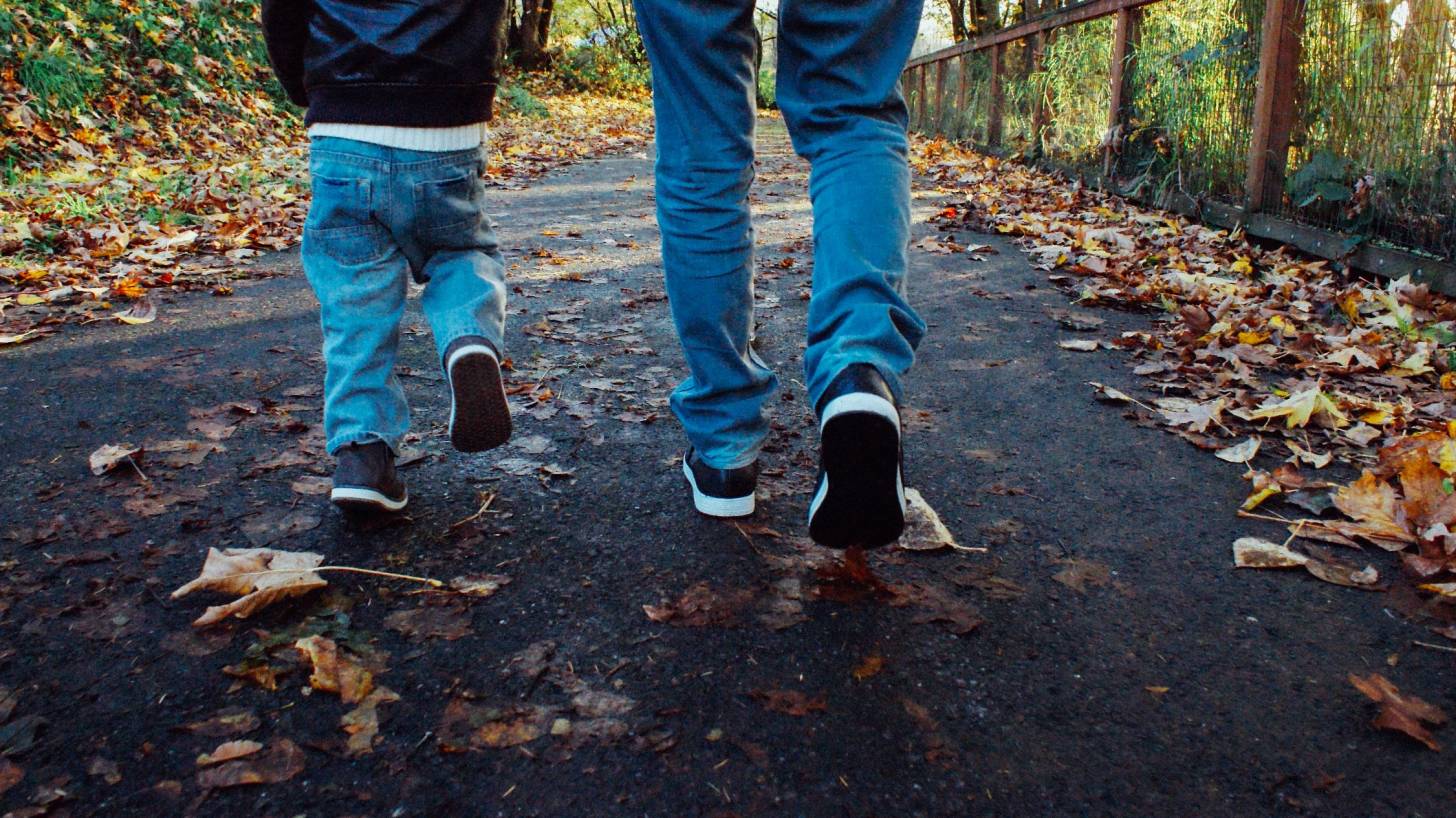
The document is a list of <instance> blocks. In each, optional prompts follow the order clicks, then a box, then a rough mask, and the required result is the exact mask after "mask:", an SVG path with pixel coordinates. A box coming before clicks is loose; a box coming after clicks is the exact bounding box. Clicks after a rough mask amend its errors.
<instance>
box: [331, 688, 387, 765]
mask: <svg viewBox="0 0 1456 818" xmlns="http://www.w3.org/2000/svg"><path fill="white" fill-rule="evenodd" d="M397 701H399V694H398V693H395V692H394V691H393V690H390V689H389V688H387V687H382V686H381V687H376V688H375V689H374V691H373V692H372V693H370V694H369V695H368V696H365V697H364V700H363V701H361V702H359V706H358V707H356V708H354V709H353V710H350V711H349V712H347V713H345V714H344V715H343V717H342V718H341V719H339V723H340V724H341V725H343V728H344V732H345V733H348V734H349V742H348V749H347V752H348V755H349V756H350V757H351V758H357V757H359V756H361V755H367V754H369V753H372V752H374V744H375V742H376V741H377V739H378V738H379V705H381V704H388V703H390V702H397Z"/></svg>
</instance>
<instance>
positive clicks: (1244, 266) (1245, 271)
mask: <svg viewBox="0 0 1456 818" xmlns="http://www.w3.org/2000/svg"><path fill="white" fill-rule="evenodd" d="M1229 270H1231V271H1232V272H1235V273H1238V274H1239V275H1253V274H1254V265H1253V264H1251V263H1249V259H1248V258H1247V257H1245V256H1239V257H1238V259H1237V260H1236V261H1234V263H1233V264H1232V265H1231V266H1230V267H1229Z"/></svg>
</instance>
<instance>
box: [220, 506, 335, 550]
mask: <svg viewBox="0 0 1456 818" xmlns="http://www.w3.org/2000/svg"><path fill="white" fill-rule="evenodd" d="M321 521H322V518H321V517H320V516H319V514H318V512H315V511H312V510H309V509H303V508H296V509H293V510H292V511H289V510H287V509H268V510H266V511H261V512H259V513H257V514H254V515H252V516H251V517H248V518H246V519H244V520H243V521H242V523H241V524H240V525H239V526H238V527H239V528H241V529H242V531H243V534H244V535H246V536H247V538H248V542H250V543H252V544H253V545H254V546H255V547H257V548H262V547H263V546H266V545H271V544H272V543H275V542H278V541H279V540H281V539H284V538H286V537H292V536H294V535H296V534H302V533H303V532H305V531H312V530H313V529H315V528H318V525H319V523H320V522H321Z"/></svg>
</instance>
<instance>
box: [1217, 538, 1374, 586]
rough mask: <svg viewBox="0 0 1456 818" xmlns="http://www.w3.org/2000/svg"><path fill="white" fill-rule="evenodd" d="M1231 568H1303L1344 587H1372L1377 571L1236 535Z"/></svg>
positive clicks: (1326, 580) (1316, 576) (1370, 567)
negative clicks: (1318, 557) (1232, 566)
mask: <svg viewBox="0 0 1456 818" xmlns="http://www.w3.org/2000/svg"><path fill="white" fill-rule="evenodd" d="M1234 567H1235V568H1303V569H1304V570H1306V571H1308V572H1309V573H1310V574H1311V575H1312V576H1314V577H1315V578H1316V579H1321V580H1324V581H1325V582H1329V583H1332V584H1335V585H1343V586H1345V587H1348V588H1364V589H1366V590H1374V586H1375V584H1376V583H1377V582H1379V580H1380V574H1379V573H1378V572H1377V571H1376V570H1375V568H1374V567H1373V566H1369V565H1367V566H1365V567H1364V568H1356V567H1354V566H1351V565H1345V564H1342V563H1339V562H1336V561H1333V560H1329V559H1317V558H1315V557H1312V556H1310V555H1308V554H1301V553H1299V552H1298V551H1295V550H1294V549H1292V548H1290V547H1289V546H1287V545H1282V544H1280V543H1275V542H1270V541H1268V540H1262V539H1259V538H1258V537H1240V538H1238V539H1237V540H1235V541H1234Z"/></svg>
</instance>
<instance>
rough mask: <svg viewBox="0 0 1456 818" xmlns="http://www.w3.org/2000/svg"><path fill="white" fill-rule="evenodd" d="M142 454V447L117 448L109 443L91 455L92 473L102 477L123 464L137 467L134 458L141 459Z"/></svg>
mask: <svg viewBox="0 0 1456 818" xmlns="http://www.w3.org/2000/svg"><path fill="white" fill-rule="evenodd" d="M141 453H142V447H140V446H125V445H123V446H117V445H115V444H111V443H108V444H106V445H105V446H102V447H101V448H99V449H97V450H96V451H94V452H92V453H91V457H90V458H89V460H90V464H91V473H92V474H94V475H96V476H97V477H100V476H101V475H103V474H106V473H107V472H109V471H111V470H112V469H114V468H116V467H117V466H120V465H121V464H122V463H130V464H132V465H136V460H135V459H134V458H137V457H140V456H141Z"/></svg>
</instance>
